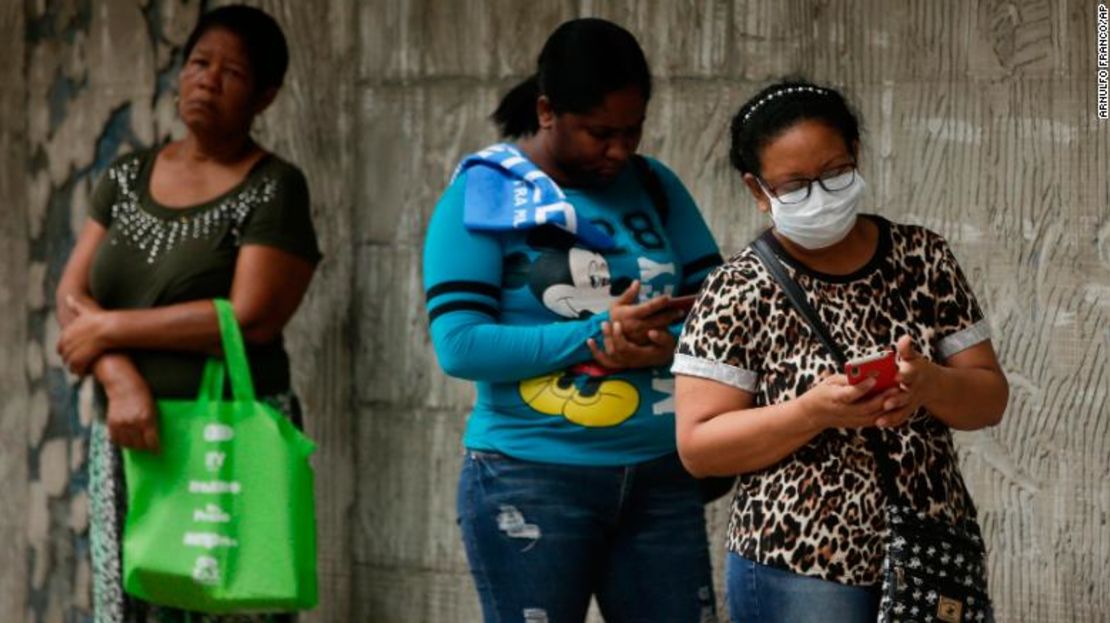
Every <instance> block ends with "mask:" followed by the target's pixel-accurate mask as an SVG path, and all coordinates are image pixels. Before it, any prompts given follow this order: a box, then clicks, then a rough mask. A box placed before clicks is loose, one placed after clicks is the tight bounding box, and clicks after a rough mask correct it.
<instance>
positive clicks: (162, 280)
mask: <svg viewBox="0 0 1110 623" xmlns="http://www.w3.org/2000/svg"><path fill="white" fill-rule="evenodd" d="M157 153H158V150H157V149H147V150H143V151H139V152H135V153H132V154H129V155H126V156H123V157H121V158H119V159H117V160H116V161H115V162H113V163H112V165H111V166H110V167H109V168H108V170H107V172H106V173H105V174H104V175H103V176H102V177H101V178H100V181H99V182H98V183H97V186H96V189H95V190H94V191H93V196H92V205H91V207H90V210H89V216H90V217H91V218H92V219H93V220H95V221H96V222H98V223H100V224H101V225H103V226H104V227H105V228H107V230H108V235H107V237H106V239H105V240H104V242H102V243H101V245H100V246H99V248H97V250H96V255H95V256H94V258H93V262H92V268H91V270H90V275H89V288H90V290H91V294H92V297H93V298H94V299H95V300H96V301H97V302H98V303H99V304H100V305H101V306H102V307H104V308H105V309H145V308H151V307H162V306H165V305H172V304H174V303H182V302H186V301H195V300H200V299H212V298H217V297H221V298H227V297H228V296H229V295H230V293H231V281H232V277H233V276H234V274H235V262H236V259H237V258H238V257H239V248H240V247H241V246H242V245H245V244H258V245H265V246H269V247H274V248H277V249H281V250H282V251H287V252H289V253H292V254H295V255H298V256H300V257H302V258H304V259H306V260H308V261H309V262H312V263H313V264H315V263H316V262H318V261H319V260H320V250H319V248H318V247H317V244H316V232H315V230H314V229H313V226H312V218H311V214H310V210H309V197H308V185H307V184H306V183H305V178H304V174H302V173H301V171H300V170H299V169H297V168H296V167H295V166H293V165H291V164H289V163H288V162H285V161H284V160H282V159H281V158H279V157H277V156H274V155H267V156H264V157H263V158H262V159H261V160H259V161H258V162H257V163H256V164H255V165H254V167H253V168H251V170H250V172H249V173H248V174H247V176H246V178H245V179H243V181H242V182H240V183H239V184H238V185H236V186H235V187H234V188H232V189H231V190H229V191H227V192H226V193H224V194H222V195H220V196H218V197H216V198H214V199H212V200H210V201H206V202H204V203H202V204H198V205H194V206H190V207H186V208H170V207H167V206H164V205H161V204H159V203H158V202H157V201H155V200H154V199H153V198H152V197H151V196H150V172H151V169H152V168H153V164H154V160H155V156H156V155H157ZM129 354H130V355H131V357H132V359H133V360H134V361H135V364H136V365H137V366H138V368H139V372H141V373H142V375H143V377H144V378H145V379H146V380H147V383H148V384H149V385H150V388H151V391H152V393H153V395H154V396H155V397H156V398H191V397H194V396H196V395H197V388H198V385H199V383H200V378H201V372H202V370H203V368H204V362H205V358H206V356H205V355H203V354H193V353H185V352H180V351H153V350H134V351H131V352H130V353H129ZM247 356H248V358H249V359H250V363H251V373H252V375H253V377H254V384H255V391H256V392H257V394H258V395H259V396H267V395H273V394H277V393H281V392H284V391H286V390H288V389H289V357H288V355H287V354H286V352H285V347H284V345H283V343H282V339H281V337H280V336H279V337H278V338H277V339H275V340H274V341H273V342H270V343H268V344H261V345H258V344H255V345H248V347H247Z"/></svg>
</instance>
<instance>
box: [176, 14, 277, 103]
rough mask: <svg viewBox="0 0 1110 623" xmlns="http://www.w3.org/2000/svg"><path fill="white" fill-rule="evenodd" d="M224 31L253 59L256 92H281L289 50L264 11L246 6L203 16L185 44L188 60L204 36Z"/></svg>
mask: <svg viewBox="0 0 1110 623" xmlns="http://www.w3.org/2000/svg"><path fill="white" fill-rule="evenodd" d="M214 28H222V29H224V30H227V31H229V32H231V33H232V34H234V35H235V36H237V37H239V39H240V40H241V41H242V42H243V47H244V48H246V51H247V57H248V58H249V59H250V64H251V72H252V76H253V78H254V84H255V91H257V92H261V91H264V90H266V89H268V88H271V87H273V88H278V87H280V86H281V84H282V82H283V81H284V80H285V70H286V69H288V68H289V47H288V46H287V45H286V43H285V34H284V33H282V32H281V26H278V23H277V22H276V21H275V20H274V18H272V17H270V15H269V14H268V13H266V12H265V11H263V10H261V9H256V8H254V7H250V6H246V5H243V4H232V5H228V6H222V7H220V8H218V9H213V10H211V11H208V12H206V13H203V14H201V16H200V18H198V19H197V25H196V26H194V27H193V32H191V33H189V39H188V40H187V41H186V42H185V58H189V54H191V53H192V52H193V48H194V47H196V45H197V42H198V41H200V38H201V37H202V36H204V33H206V32H208V31H209V30H212V29H214Z"/></svg>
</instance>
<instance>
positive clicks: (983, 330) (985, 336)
mask: <svg viewBox="0 0 1110 623" xmlns="http://www.w3.org/2000/svg"><path fill="white" fill-rule="evenodd" d="M989 339H991V325H990V323H989V322H987V319H986V318H984V319H982V320H980V321H979V322H976V323H975V324H973V325H971V326H970V327H968V328H966V329H964V330H963V331H960V332H958V333H953V334H952V335H949V336H948V337H946V338H944V339H942V340H941V341H940V342H939V343H938V344H937V352H938V353H939V354H940V358H941V359H942V360H943V359H948V358H949V357H951V356H952V355H955V354H956V353H958V352H960V351H964V350H967V349H969V348H971V347H972V346H975V345H976V344H979V343H980V342H985V341H987V340H989Z"/></svg>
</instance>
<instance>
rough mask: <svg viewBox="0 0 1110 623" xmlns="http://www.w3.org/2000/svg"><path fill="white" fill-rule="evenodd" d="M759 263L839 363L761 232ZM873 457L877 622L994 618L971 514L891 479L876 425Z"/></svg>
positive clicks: (868, 434)
mask: <svg viewBox="0 0 1110 623" xmlns="http://www.w3.org/2000/svg"><path fill="white" fill-rule="evenodd" d="M752 250H753V251H755V253H756V255H757V256H758V257H759V259H760V261H761V262H763V264H764V266H766V267H767V270H768V271H769V272H770V273H771V276H772V277H774V278H775V281H777V282H778V284H779V286H780V287H781V288H782V289H783V292H784V293H785V294H786V297H787V299H789V300H790V303H791V304H792V305H793V306H794V309H795V310H797V311H798V313H799V314H801V316H802V318H804V319H805V321H806V323H807V324H808V325H809V327H810V329H811V330H812V331H813V333H814V335H815V336H816V337H817V338H818V339H819V340H820V341H821V344H822V345H823V346H824V347H825V349H826V350H827V351H828V352H829V353H831V354H832V356H833V357H834V358H835V359H836V361H837V364H838V365H839V366H840V367H841V368H843V367H844V364H845V363H846V362H847V357H845V356H844V352H843V351H842V350H841V349H840V347H839V346H837V345H836V343H835V342H834V341H833V339H832V337H831V336H830V335H829V333H828V331H827V330H826V329H825V326H824V324H823V323H822V322H821V319H820V317H818V315H817V313H816V311H814V309H813V307H811V306H810V304H809V302H808V301H806V298H805V294H804V293H803V292H802V289H801V288H800V287H799V286H798V284H797V283H795V282H794V280H793V279H791V278H790V275H788V274H787V273H786V271H785V270H784V269H783V267H782V264H781V262H780V261H779V259H778V257H777V256H776V255H775V252H774V251H773V250H772V249H771V247H770V245H768V244H767V242H766V241H765V240H763V239H762V238H757V239H756V240H755V242H753V243H752ZM863 434H864V437H865V438H866V440H867V447H868V449H869V450H870V451H871V453H872V454H873V455H874V457H875V468H876V472H877V475H878V480H879V485H880V487H881V488H882V490H883V494H884V495H885V497H886V505H885V507H884V512H885V514H886V521H887V529H888V535H887V540H886V554H885V556H884V559H883V585H882V597H881V599H880V602H879V623H911V622H913V623H970V622H977V623H983V622H988V623H989V622H991V621H993V620H994V619H993V616H992V608H991V602H990V598H989V596H988V594H987V567H986V557H987V555H986V550H985V548H984V547H983V539H982V536H981V535H980V533H979V525H978V524H977V523H976V522H975V520H974V519H972V518H971V517H968V518H966V519H965V520H964V521H962V522H960V523H958V524H956V525H952V524H949V523H946V522H943V521H939V520H937V519H933V518H931V517H928V516H926V515H925V513H923V512H920V511H918V510H916V509H914V508H913V506H912V505H911V504H910V503H909V501H908V500H905V499H904V498H903V496H902V495H901V493H900V492H899V491H898V488H897V486H896V484H895V475H896V474H897V473H898V466H897V465H896V464H895V463H894V461H893V460H891V458H890V455H891V451H890V448H889V446H887V444H886V442H885V441H884V440H883V437H882V434H881V433H880V432H879V431H878V429H874V428H869V429H865V430H864V431H863Z"/></svg>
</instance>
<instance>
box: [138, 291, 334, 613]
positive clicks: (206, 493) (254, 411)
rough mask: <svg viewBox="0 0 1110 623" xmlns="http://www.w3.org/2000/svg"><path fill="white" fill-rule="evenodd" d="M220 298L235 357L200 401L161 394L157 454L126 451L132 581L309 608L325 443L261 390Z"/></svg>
mask: <svg viewBox="0 0 1110 623" xmlns="http://www.w3.org/2000/svg"><path fill="white" fill-rule="evenodd" d="M215 305H216V311H217V314H218V316H219V320H220V333H221V336H222V338H223V349H224V356H225V360H226V363H225V360H221V359H209V360H208V363H207V365H206V367H205V370H204V377H203V380H202V381H201V386H200V390H199V392H198V396H197V399H196V400H194V401H189V400H163V401H158V413H159V418H160V420H159V429H160V430H159V432H160V436H161V441H162V447H161V449H160V450H159V451H158V452H157V453H151V452H145V451H133V450H124V452H123V466H124V477H125V478H126V481H127V502H128V508H127V519H126V522H125V524H124V533H123V586H124V590H126V591H127V592H128V593H129V594H131V595H134V596H136V597H138V598H140V599H143V600H145V601H149V602H151V603H155V604H160V605H166V606H173V607H177V608H184V609H187V610H193V611H198V612H208V613H214V614H225V613H233V612H236V613H238V612H280V611H292V610H304V609H309V608H312V607H313V606H315V605H316V601H317V594H316V514H315V505H314V501H313V472H312V467H311V466H310V465H309V462H308V458H309V455H311V454H312V452H313V451H314V450H315V444H313V442H312V441H310V440H309V439H308V438H307V437H305V436H304V435H303V434H301V432H300V431H298V430H297V429H296V427H294V426H293V424H292V423H290V422H289V420H288V419H286V417H285V416H284V415H282V413H281V412H280V411H278V410H277V409H275V408H273V407H271V406H269V405H267V404H265V403H262V402H259V401H258V400H257V399H256V398H255V395H254V386H253V383H252V381H251V374H250V368H249V366H248V365H247V356H246V350H245V348H244V346H243V337H242V334H241V333H240V331H239V326H238V323H237V322H236V320H235V315H234V314H233V313H232V309H231V304H230V303H228V302H227V301H226V300H222V299H218V300H216V301H215ZM225 376H230V378H231V388H232V396H233V398H234V399H233V400H230V401H227V400H224V398H223V395H224V392H223V388H224V379H225Z"/></svg>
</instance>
